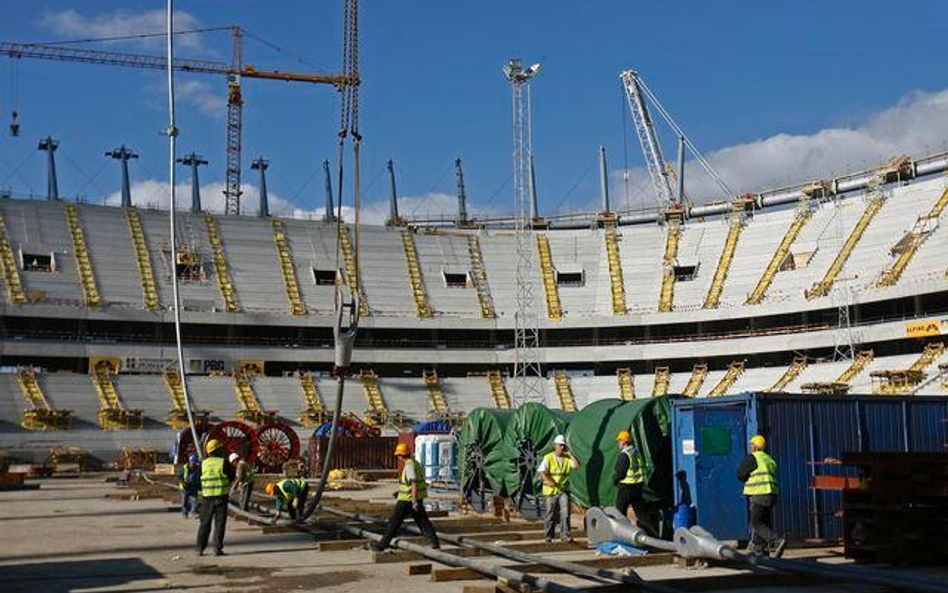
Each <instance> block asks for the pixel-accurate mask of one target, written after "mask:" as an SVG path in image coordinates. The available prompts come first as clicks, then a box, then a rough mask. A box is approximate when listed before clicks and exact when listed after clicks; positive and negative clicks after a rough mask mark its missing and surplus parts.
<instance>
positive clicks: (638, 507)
mask: <svg viewBox="0 0 948 593" xmlns="http://www.w3.org/2000/svg"><path fill="white" fill-rule="evenodd" d="M616 445H617V446H618V447H619V456H618V457H616V465H615V469H613V472H612V483H613V484H615V486H616V508H617V509H619V512H620V513H622V515H623V516H625V515H626V514H628V512H629V507H630V506H631V507H632V511H633V512H635V524H636V525H638V526H639V527H640V528H642V529H644V530H645V532H646V533H647V534H648V535H650V536H652V537H658V517H657V516H656V515H657V513H656V512H655V508H654V505H653V504H652V503H650V502H648V501H646V500H645V470H646V466H645V458H643V457H642V453H641V452H640V451H639V449H638V447H636V446H635V445H634V444H633V442H632V435H631V433H629V431H627V430H622V431H619V434H617V435H616Z"/></svg>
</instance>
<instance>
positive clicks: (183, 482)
mask: <svg viewBox="0 0 948 593" xmlns="http://www.w3.org/2000/svg"><path fill="white" fill-rule="evenodd" d="M189 475H191V466H190V465H185V466H184V467H182V468H181V479H180V480H178V488H180V489H181V490H187V488H188V486H187V483H188V476H189Z"/></svg>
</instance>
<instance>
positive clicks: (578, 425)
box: [567, 397, 672, 507]
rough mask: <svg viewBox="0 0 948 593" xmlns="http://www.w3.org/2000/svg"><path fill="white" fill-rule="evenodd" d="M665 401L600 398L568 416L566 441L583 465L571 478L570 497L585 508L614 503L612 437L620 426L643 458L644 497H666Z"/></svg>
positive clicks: (668, 459) (668, 481) (668, 484)
mask: <svg viewBox="0 0 948 593" xmlns="http://www.w3.org/2000/svg"><path fill="white" fill-rule="evenodd" d="M669 401H670V398H669V397H657V398H651V399H642V400H635V401H623V400H619V399H607V400H599V401H596V402H593V403H591V404H589V405H588V406H586V407H585V408H583V409H582V410H580V411H579V412H577V413H575V414H573V417H572V420H571V421H570V425H569V429H568V430H567V440H568V441H569V445H570V448H571V449H572V451H573V454H574V455H575V456H576V458H577V459H579V461H580V463H582V467H581V468H580V469H579V470H575V471H574V473H573V475H572V476H571V477H570V490H571V491H572V495H573V500H574V501H576V502H578V503H579V504H581V505H583V506H587V507H589V506H612V505H614V504H615V502H616V487H615V485H614V484H613V483H612V472H613V468H614V467H615V463H616V458H617V457H618V455H619V449H618V447H617V446H616V435H617V434H619V431H622V430H628V431H629V432H630V433H631V434H632V441H633V444H634V445H635V446H637V447H638V449H639V451H640V452H641V453H642V457H643V459H644V460H645V476H646V487H645V497H646V499H648V500H652V501H657V500H660V501H664V502H668V501H670V500H671V488H672V476H671V471H672V470H671V466H672V464H671V443H670V438H669V431H670V421H671V411H670V409H671V406H670V404H669Z"/></svg>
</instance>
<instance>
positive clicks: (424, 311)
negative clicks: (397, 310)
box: [402, 228, 433, 319]
mask: <svg viewBox="0 0 948 593" xmlns="http://www.w3.org/2000/svg"><path fill="white" fill-rule="evenodd" d="M402 248H403V249H404V250H405V262H406V263H407V264H408V284H409V286H410V287H411V292H412V295H414V297H415V314H417V315H418V317H421V318H423V319H427V318H429V317H432V316H433V314H432V311H431V304H430V303H429V302H428V293H427V292H426V291H425V279H424V276H422V274H421V265H420V264H419V262H418V249H417V247H416V246H415V235H414V233H412V232H411V229H408V228H403V229H402Z"/></svg>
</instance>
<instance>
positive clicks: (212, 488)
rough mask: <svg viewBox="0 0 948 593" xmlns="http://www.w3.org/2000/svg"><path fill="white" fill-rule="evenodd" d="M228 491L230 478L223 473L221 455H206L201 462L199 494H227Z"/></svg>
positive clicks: (208, 495)
mask: <svg viewBox="0 0 948 593" xmlns="http://www.w3.org/2000/svg"><path fill="white" fill-rule="evenodd" d="M229 492H230V478H228V477H227V474H225V473H224V458H223V457H208V458H206V459H205V460H204V461H202V462H201V495H202V496H204V497H205V498H207V497H210V496H227V494H228V493H229Z"/></svg>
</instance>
